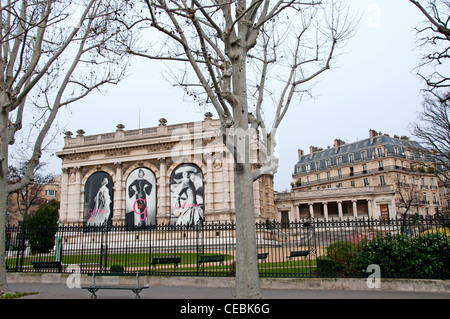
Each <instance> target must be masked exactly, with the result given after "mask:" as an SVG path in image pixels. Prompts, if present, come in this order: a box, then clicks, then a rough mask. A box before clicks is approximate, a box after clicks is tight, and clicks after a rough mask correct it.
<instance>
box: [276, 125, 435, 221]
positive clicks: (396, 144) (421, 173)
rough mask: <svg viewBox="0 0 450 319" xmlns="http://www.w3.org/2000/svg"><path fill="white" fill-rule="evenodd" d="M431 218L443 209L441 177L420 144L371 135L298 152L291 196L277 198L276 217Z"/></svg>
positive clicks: (380, 135) (279, 195)
mask: <svg viewBox="0 0 450 319" xmlns="http://www.w3.org/2000/svg"><path fill="white" fill-rule="evenodd" d="M400 195H404V196H403V197H405V196H410V197H411V196H412V197H413V201H412V205H411V206H410V207H409V210H408V214H419V215H422V216H427V215H433V214H435V212H436V211H437V210H438V209H439V208H441V206H442V204H441V200H440V194H439V190H438V178H437V176H436V175H435V169H434V165H433V163H432V162H430V160H429V159H427V158H426V157H425V155H424V152H423V148H422V147H421V146H420V144H419V143H417V142H415V141H411V140H409V139H408V138H406V137H402V138H399V137H397V136H395V137H390V136H388V135H383V134H381V133H377V132H375V131H374V130H370V131H369V138H367V139H364V140H361V141H357V142H354V143H351V144H346V143H344V142H343V141H341V140H339V139H336V140H335V141H334V146H333V147H329V148H327V149H319V148H317V147H311V148H310V153H309V154H307V155H305V154H304V151H303V150H298V163H297V164H296V165H295V169H294V173H293V183H292V191H291V192H287V193H276V194H275V202H276V210H277V216H278V217H277V218H278V219H280V220H284V221H287V220H294V219H298V218H303V217H308V216H313V217H317V218H325V219H329V218H347V217H351V218H360V217H374V218H379V217H382V218H387V217H391V218H392V217H395V216H397V215H399V214H402V213H404V212H405V211H406V208H407V207H406V205H405V201H404V200H402V196H400Z"/></svg>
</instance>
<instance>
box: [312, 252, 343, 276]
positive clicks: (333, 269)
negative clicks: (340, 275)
mask: <svg viewBox="0 0 450 319" xmlns="http://www.w3.org/2000/svg"><path fill="white" fill-rule="evenodd" d="M316 265H317V276H319V277H337V270H338V264H337V263H336V261H335V260H334V259H332V258H330V257H327V256H319V257H317V259H316Z"/></svg>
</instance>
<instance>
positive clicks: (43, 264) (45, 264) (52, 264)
mask: <svg viewBox="0 0 450 319" xmlns="http://www.w3.org/2000/svg"><path fill="white" fill-rule="evenodd" d="M31 263H32V264H33V268H34V269H35V270H41V269H54V268H57V269H58V272H62V263H61V262H60V261H32V262H31Z"/></svg>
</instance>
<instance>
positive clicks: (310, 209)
mask: <svg viewBox="0 0 450 319" xmlns="http://www.w3.org/2000/svg"><path fill="white" fill-rule="evenodd" d="M308 205H309V216H310V217H311V218H314V203H308Z"/></svg>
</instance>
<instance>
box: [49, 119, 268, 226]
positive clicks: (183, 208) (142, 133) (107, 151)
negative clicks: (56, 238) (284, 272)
mask: <svg viewBox="0 0 450 319" xmlns="http://www.w3.org/2000/svg"><path fill="white" fill-rule="evenodd" d="M219 129H220V121H219V120H214V119H212V114H211V113H207V114H205V119H204V120H203V121H200V122H191V123H182V124H176V125H167V121H166V120H165V119H160V120H159V126H157V127H152V128H145V129H138V130H130V131H126V130H124V126H123V125H120V124H119V125H117V130H116V131H115V132H112V133H107V134H99V135H90V136H87V135H85V132H84V131H83V130H79V131H77V135H76V136H73V134H72V133H71V132H67V133H66V137H65V143H64V148H63V150H62V151H61V152H58V153H57V155H58V156H59V157H60V158H61V159H62V176H61V205H60V218H61V221H62V222H63V224H65V225H100V224H103V223H105V222H106V223H110V224H114V225H130V226H142V225H152V224H173V225H195V224H198V223H199V222H201V221H232V220H234V219H235V207H234V173H233V169H234V162H233V158H232V156H231V154H230V153H229V152H228V150H227V149H226V147H225V145H224V144H223V142H222V141H223V140H222V138H221V136H220V137H219V134H218V132H219ZM256 153H257V149H255V150H254V152H253V150H252V155H251V156H256V155H255V154H256ZM257 166H258V162H257V160H256V161H255V168H256V167H257ZM254 198H255V219H256V220H257V221H259V220H266V219H268V218H274V216H273V215H274V202H273V178H272V177H270V176H266V177H264V178H262V179H260V180H258V181H256V182H255V183H254Z"/></svg>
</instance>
